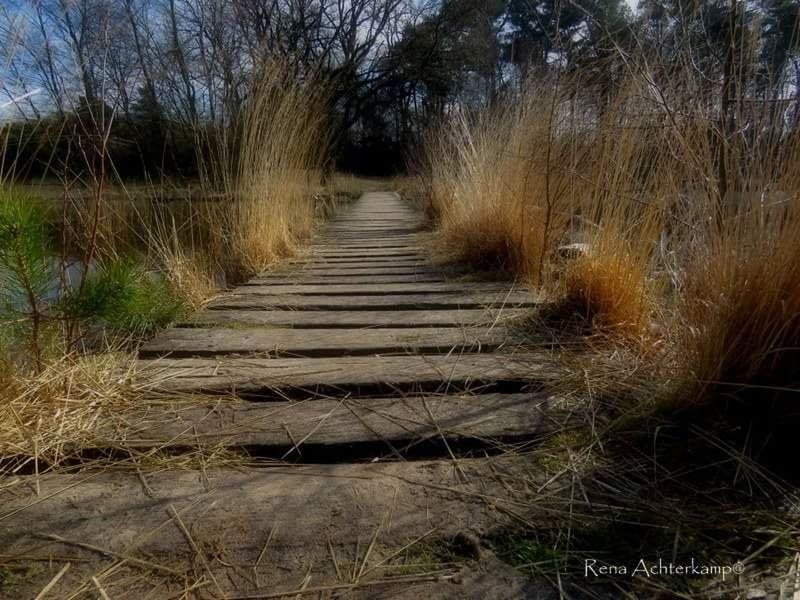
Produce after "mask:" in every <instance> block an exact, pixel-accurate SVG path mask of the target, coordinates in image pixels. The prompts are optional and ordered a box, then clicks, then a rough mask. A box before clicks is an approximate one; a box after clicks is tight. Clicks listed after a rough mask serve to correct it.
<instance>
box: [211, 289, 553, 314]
mask: <svg viewBox="0 0 800 600" xmlns="http://www.w3.org/2000/svg"><path fill="white" fill-rule="evenodd" d="M539 303H540V300H539V299H537V298H536V297H535V296H534V295H532V294H531V293H530V292H523V291H521V290H520V291H515V292H512V293H510V294H509V293H498V292H472V293H468V294H463V295H462V294H394V295H382V296H381V295H379V296H354V295H353V296H348V295H343V296H300V295H293V296H288V295H286V296H282V295H277V294H246V293H244V291H242V292H241V293H238V294H226V295H223V296H220V297H219V298H216V299H215V300H213V301H212V302H210V303H209V304H208V308H209V309H212V310H220V309H227V308H250V309H254V310H259V309H263V310H266V309H275V308H287V309H306V310H414V309H428V310H430V309H436V308H439V309H457V308H482V307H486V306H495V307H508V308H520V307H525V306H536V305H537V304H539Z"/></svg>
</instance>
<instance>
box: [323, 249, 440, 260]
mask: <svg viewBox="0 0 800 600" xmlns="http://www.w3.org/2000/svg"><path fill="white" fill-rule="evenodd" d="M308 253H309V254H310V255H312V256H345V257H346V256H363V257H365V258H368V257H374V256H410V257H416V258H419V259H421V260H426V259H427V258H428V256H427V255H426V254H425V252H423V251H420V250H408V249H406V248H380V249H378V248H376V249H371V250H370V249H360V248H350V249H348V248H335V247H330V248H313V247H312V248H310V249H309V252H308Z"/></svg>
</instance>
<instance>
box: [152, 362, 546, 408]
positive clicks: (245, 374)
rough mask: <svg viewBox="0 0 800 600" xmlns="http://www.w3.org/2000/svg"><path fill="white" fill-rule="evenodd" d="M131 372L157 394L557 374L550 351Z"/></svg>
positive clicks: (473, 381) (529, 379) (467, 384)
mask: <svg viewBox="0 0 800 600" xmlns="http://www.w3.org/2000/svg"><path fill="white" fill-rule="evenodd" d="M138 367H139V369H138V373H137V377H138V378H139V379H141V380H142V381H147V382H149V384H150V385H153V386H155V387H156V388H157V389H160V390H163V391H173V392H174V391H182V392H195V393H238V394H247V395H253V394H255V395H258V396H259V397H268V396H273V397H275V398H276V399H282V394H285V393H287V392H288V391H291V390H299V391H306V392H308V393H309V394H316V393H321V392H325V391H332V390H336V389H343V388H344V389H358V388H373V387H381V388H383V387H386V388H392V389H394V388H397V389H401V388H411V387H413V388H415V389H424V390H431V389H435V390H445V389H452V390H458V391H461V390H464V389H467V388H471V387H472V386H480V385H486V384H487V383H493V382H497V381H502V382H513V383H515V384H525V383H531V384H536V385H538V384H541V383H542V382H544V381H554V380H556V379H558V378H559V377H560V375H561V373H560V369H559V368H558V367H557V363H556V362H555V360H554V359H553V358H552V356H551V355H550V354H549V353H546V352H541V353H530V352H513V353H502V354H458V353H454V354H452V355H450V356H446V355H433V356H431V355H410V356H379V357H376V356H351V357H344V358H315V359H307V358H239V357H220V358H174V359H173V358H161V359H153V360H140V361H139V362H138Z"/></svg>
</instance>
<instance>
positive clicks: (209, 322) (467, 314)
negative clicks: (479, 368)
mask: <svg viewBox="0 0 800 600" xmlns="http://www.w3.org/2000/svg"><path fill="white" fill-rule="evenodd" d="M529 314H530V309H526V308H520V309H514V308H509V309H497V310H495V309H467V310H461V309H454V310H405V311H386V310H375V311H359V310H337V311H327V310H318V311H314V310H311V311H306V310H303V311H300V310H207V311H202V312H200V313H198V314H197V315H195V316H193V317H192V318H191V320H189V321H186V322H185V323H183V325H184V326H195V327H196V326H201V327H202V326H206V327H209V326H214V325H217V326H224V325H236V324H241V325H262V326H274V327H295V328H315V327H316V328H321V327H329V328H348V327H461V326H469V325H493V324H502V323H508V322H513V321H515V320H520V319H524V318H525V317H526V316H528V315H529Z"/></svg>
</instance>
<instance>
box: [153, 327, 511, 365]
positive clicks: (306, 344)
mask: <svg viewBox="0 0 800 600" xmlns="http://www.w3.org/2000/svg"><path fill="white" fill-rule="evenodd" d="M511 343H513V336H512V335H511V334H510V333H509V331H507V330H505V329H503V328H501V327H494V328H486V327H472V328H460V327H448V328H436V327H426V328H421V329H408V328H405V329H282V328H264V327H256V328H237V329H224V328H212V329H203V328H179V327H173V328H170V329H168V330H166V331H165V332H163V333H162V334H160V335H159V336H158V337H157V338H156V339H154V340H151V341H150V342H147V343H145V344H144V345H143V346H142V347H141V348H139V356H141V357H143V358H147V357H153V356H175V357H186V356H217V355H222V354H259V355H263V356H307V357H331V356H364V355H368V356H371V355H377V354H402V353H409V352H414V353H429V354H433V353H437V352H441V353H446V352H451V351H456V352H463V351H473V352H481V351H483V352H488V351H490V350H495V349H497V348H500V347H502V346H504V345H507V344H511Z"/></svg>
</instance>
